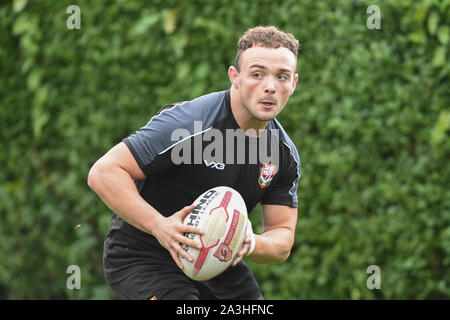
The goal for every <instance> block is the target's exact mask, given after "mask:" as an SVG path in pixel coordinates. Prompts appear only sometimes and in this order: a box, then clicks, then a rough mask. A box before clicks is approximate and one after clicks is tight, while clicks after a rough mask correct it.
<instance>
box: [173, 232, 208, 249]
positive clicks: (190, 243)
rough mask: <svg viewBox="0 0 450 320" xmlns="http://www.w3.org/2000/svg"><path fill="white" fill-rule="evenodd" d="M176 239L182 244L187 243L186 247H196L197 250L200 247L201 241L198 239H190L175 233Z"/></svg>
mask: <svg viewBox="0 0 450 320" xmlns="http://www.w3.org/2000/svg"><path fill="white" fill-rule="evenodd" d="M176 239H177V240H178V242H180V243H183V244H185V245H187V246H188V247H191V248H196V249H199V250H200V249H201V248H202V245H201V243H199V242H198V241H195V240H192V239H190V238H188V237H186V236H182V235H177V236H176Z"/></svg>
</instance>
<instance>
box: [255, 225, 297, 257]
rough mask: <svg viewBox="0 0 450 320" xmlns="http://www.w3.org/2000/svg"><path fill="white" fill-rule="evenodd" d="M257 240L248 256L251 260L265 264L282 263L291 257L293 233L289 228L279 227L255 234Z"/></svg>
mask: <svg viewBox="0 0 450 320" xmlns="http://www.w3.org/2000/svg"><path fill="white" fill-rule="evenodd" d="M255 240H256V242H255V249H254V251H253V252H252V254H251V255H249V256H248V258H249V259H250V260H252V261H253V262H256V263H264V264H271V263H281V262H284V261H285V260H286V259H287V258H288V257H289V254H290V252H291V248H292V244H293V235H292V231H291V230H289V229H287V228H278V229H273V230H270V231H267V232H264V233H263V234H262V235H255Z"/></svg>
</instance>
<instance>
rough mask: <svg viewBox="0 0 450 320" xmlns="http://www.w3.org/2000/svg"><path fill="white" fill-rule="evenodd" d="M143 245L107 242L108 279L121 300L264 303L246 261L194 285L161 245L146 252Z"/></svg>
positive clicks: (127, 240)
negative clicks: (246, 301) (253, 301)
mask: <svg viewBox="0 0 450 320" xmlns="http://www.w3.org/2000/svg"><path fill="white" fill-rule="evenodd" d="M155 241H157V240H155ZM137 244H138V245H137ZM147 244H148V242H147ZM141 245H142V242H141V241H137V239H135V240H133V239H131V238H129V237H128V236H126V235H123V234H122V235H120V236H119V235H118V234H115V235H114V236H113V237H111V235H109V237H107V239H106V241H105V247H104V271H105V276H106V279H107V281H108V283H109V284H110V286H111V288H112V289H113V291H114V292H115V293H116V295H117V296H118V297H119V298H120V299H132V300H148V299H152V298H153V299H158V300H164V299H167V300H199V299H201V300H216V299H220V300H257V299H258V300H262V299H263V295H262V293H261V290H260V288H259V286H258V283H257V281H256V279H255V277H254V275H253V273H252V272H251V271H250V269H249V268H248V267H247V265H246V263H245V262H244V261H241V262H239V263H238V264H237V265H236V266H235V267H230V268H228V269H227V270H226V271H225V272H223V273H222V274H220V275H219V276H217V277H215V278H213V279H211V280H207V281H194V280H191V279H190V278H188V277H187V276H186V275H185V274H184V273H183V271H182V270H181V269H180V268H179V267H178V266H177V265H176V264H175V262H174V261H173V259H172V257H171V256H170V254H169V252H168V251H167V250H166V249H164V248H163V247H161V246H160V245H159V243H157V242H153V243H150V244H148V245H146V247H145V250H143V247H141ZM158 247H159V248H158ZM119 269H120V270H119ZM118 271H120V272H118Z"/></svg>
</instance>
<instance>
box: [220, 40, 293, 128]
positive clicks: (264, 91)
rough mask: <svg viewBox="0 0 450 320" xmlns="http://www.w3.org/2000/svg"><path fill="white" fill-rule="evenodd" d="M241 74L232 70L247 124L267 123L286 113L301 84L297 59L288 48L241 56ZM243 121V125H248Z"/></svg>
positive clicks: (251, 51)
mask: <svg viewBox="0 0 450 320" xmlns="http://www.w3.org/2000/svg"><path fill="white" fill-rule="evenodd" d="M239 65H240V72H238V71H237V70H236V69H235V68H234V67H230V69H229V77H230V81H231V83H232V85H233V87H234V89H236V90H237V91H238V92H239V98H240V99H239V100H240V105H241V106H242V109H243V110H242V115H243V117H247V118H248V119H245V120H246V121H252V120H253V121H260V122H267V121H269V120H272V119H273V118H275V117H276V116H277V115H278V114H279V113H280V112H281V110H283V108H284V106H285V105H286V103H287V101H288V99H289V97H290V96H291V95H292V93H293V92H294V90H295V87H296V85H297V81H298V74H297V73H296V72H295V71H296V66H297V59H296V57H295V55H294V54H293V53H292V52H291V51H290V50H289V49H286V48H281V47H280V48H277V49H274V48H265V47H252V48H249V49H247V50H245V51H243V52H242V53H241V56H240V60H239ZM245 120H244V121H245Z"/></svg>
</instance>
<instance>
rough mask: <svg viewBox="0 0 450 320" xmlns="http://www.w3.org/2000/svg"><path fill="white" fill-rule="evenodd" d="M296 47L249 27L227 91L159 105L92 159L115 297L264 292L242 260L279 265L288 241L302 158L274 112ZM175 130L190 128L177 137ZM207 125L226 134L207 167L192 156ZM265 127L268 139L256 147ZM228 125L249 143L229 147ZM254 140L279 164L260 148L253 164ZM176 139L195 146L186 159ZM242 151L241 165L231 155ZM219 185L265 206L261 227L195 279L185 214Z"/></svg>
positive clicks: (292, 74) (204, 143) (287, 38)
mask: <svg viewBox="0 0 450 320" xmlns="http://www.w3.org/2000/svg"><path fill="white" fill-rule="evenodd" d="M298 46H299V43H298V41H297V40H296V39H295V38H294V37H293V36H292V35H289V34H286V33H284V32H282V31H280V30H278V29H277V28H275V27H256V28H253V29H250V30H248V31H247V32H246V33H245V34H244V35H243V36H242V37H241V38H240V39H239V42H238V47H239V50H238V53H237V56H236V63H235V66H231V67H230V68H229V69H228V76H229V79H230V82H231V88H230V89H229V90H226V91H222V92H215V93H211V94H208V95H205V96H201V97H199V98H197V99H194V100H192V101H185V102H182V103H176V104H171V105H167V106H165V107H164V108H162V109H161V110H160V111H159V112H158V113H157V114H156V115H155V116H154V117H152V118H151V119H150V121H149V122H148V123H147V125H146V126H144V127H143V128H141V129H140V130H139V131H137V132H136V133H135V134H132V135H131V136H129V137H128V138H126V139H124V140H123V141H122V142H121V143H119V144H118V145H116V146H114V147H113V148H112V149H111V150H109V151H108V152H107V153H106V154H105V155H104V156H103V157H101V158H100V159H99V160H98V161H97V162H96V163H95V164H94V165H93V167H92V168H91V171H90V172H89V177H88V184H89V186H90V187H91V188H92V189H93V190H94V191H95V192H96V193H97V194H98V195H99V197H100V198H101V199H102V200H103V201H104V203H105V204H106V205H107V206H108V207H109V208H111V210H112V211H113V212H114V214H113V217H112V219H111V223H110V227H109V232H108V234H107V236H106V240H105V245H104V271H105V275H106V279H107V281H108V282H109V284H110V285H111V287H112V289H113V290H114V291H115V293H116V294H117V295H118V296H119V297H120V298H123V299H152V298H153V299H262V298H263V296H262V294H261V291H260V289H259V286H258V284H257V282H256V279H255V278H254V276H253V274H252V273H251V271H250V270H249V269H248V267H247V266H246V264H245V263H244V261H242V258H243V257H244V256H247V257H248V258H249V259H251V260H252V261H255V262H256V263H281V262H283V261H284V260H286V259H287V258H288V256H289V254H290V250H291V248H292V245H293V242H294V234H295V227H296V222H297V186H298V180H299V178H300V170H301V168H300V159H299V156H298V153H297V150H296V148H295V145H294V143H293V142H292V141H291V140H290V139H289V137H288V136H287V135H286V133H285V131H284V130H283V128H282V127H281V125H280V124H279V122H278V121H277V120H275V117H276V116H277V115H278V114H279V113H280V112H281V111H282V110H283V108H284V107H285V105H286V103H287V101H288V99H289V97H290V96H291V95H292V93H293V92H294V90H295V87H296V84H297V81H298V75H297V73H296V68H297V54H298ZM198 124H201V127H202V128H201V130H197V129H196V126H197V127H198ZM179 129H182V130H184V131H183V132H188V133H189V134H188V135H187V136H184V137H179V138H176V136H177V135H174V132H176V130H179ZM212 129H215V130H216V132H221V133H223V141H222V144H221V146H223V149H224V150H222V151H223V159H224V160H223V161H222V162H214V163H215V165H209V164H211V163H212V162H211V160H210V159H209V160H208V159H206V158H205V157H203V158H202V156H204V155H203V154H201V155H200V161H195V159H198V151H199V150H198V148H197V149H196V148H195V146H194V145H196V143H198V141H201V144H200V147H201V150H200V152H205V151H206V149H207V147H208V145H209V143H208V141H210V140H211V138H209V139H208V138H205V137H206V135H207V134H208V132H210V130H212ZM262 129H267V130H266V131H264V132H268V136H270V139H267V141H263V142H262V144H261V140H260V139H262V136H261V135H260V134H261V133H262V132H263V131H261V130H262ZM227 130H228V131H229V130H234V131H239V132H245V134H244V142H245V143H244V144H236V143H235V144H231V143H230V142H233V141H234V142H236V139H238V138H237V136H238V135H234V136H230V135H227V134H226V132H227ZM174 136H175V140H173V137H174ZM266 137H267V136H266ZM181 138H182V139H181ZM272 138H276V139H277V140H276V141H278V143H277V144H276V145H275V148H274V147H273V146H274V145H273V144H271V147H270V146H269V145H268V144H270V143H269V142H268V141H269V140H270V141H271V142H272V141H273V140H271V139H272ZM195 139H200V140H195ZM230 139H233V141H230ZM252 144H253V145H255V144H258V145H259V146H261V145H262V146H264V147H267V148H269V149H270V148H272V149H271V154H277V155H278V157H277V159H275V160H276V161H274V162H271V163H267V162H266V163H263V162H262V159H261V157H260V156H259V155H258V156H257V161H253V162H252V161H250V159H251V158H255V157H256V155H255V154H254V151H252V150H254V149H252V148H251V145H252ZM197 145H198V144H197ZM230 145H232V148H231V150H230V148H229V146H230ZM180 146H184V147H186V149H183V150H184V152H185V153H187V152H186V151H185V150H194V151H193V153H194V154H193V155H188V154H183V155H182V157H183V159H185V160H186V159H187V161H181V162H179V161H178V160H179V159H178V158H177V156H180V154H179V150H180ZM192 146H194V147H193V148H192V149H188V147H192ZM175 149H177V150H178V151H177V152H175ZM275 151H277V152H275ZM240 156H243V157H244V158H245V161H244V163H242V161H241V162H239V161H237V160H236V159H237V158H238V157H240ZM174 159H178V160H177V161H174ZM225 159H226V160H227V161H225ZM275 162H276V163H275ZM216 186H229V187H232V188H234V189H236V190H237V191H238V192H240V194H241V195H242V197H243V198H244V200H245V203H246V205H247V210H248V212H250V211H251V210H252V209H253V208H254V207H255V206H256V204H257V203H261V204H262V215H263V232H262V234H261V235H253V234H252V233H251V232H249V234H247V235H246V238H245V241H244V245H243V247H242V249H241V250H240V251H239V253H238V255H237V257H236V258H235V260H234V261H233V265H232V266H231V267H230V268H228V269H227V270H226V271H225V272H224V273H222V274H221V275H219V276H217V277H215V278H213V279H211V280H208V281H203V282H197V281H193V280H191V279H189V278H188V277H186V276H185V275H184V273H183V272H182V270H181V269H182V268H183V265H182V263H181V260H180V257H179V255H182V256H183V257H184V258H186V259H191V257H190V256H189V255H188V254H187V253H186V252H185V251H184V250H183V248H182V245H187V246H192V247H198V244H197V243H195V242H194V241H193V240H190V239H189V238H187V237H185V236H183V234H184V233H186V232H188V233H190V232H192V233H199V234H201V231H200V230H197V229H196V228H194V227H191V226H186V225H183V224H182V221H183V218H184V217H185V216H186V215H187V214H188V213H189V212H191V211H192V210H193V208H194V206H193V205H191V204H192V203H193V202H194V200H195V199H196V198H197V197H198V196H199V195H200V194H202V193H203V192H204V191H206V190H208V189H210V188H213V187H216Z"/></svg>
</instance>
